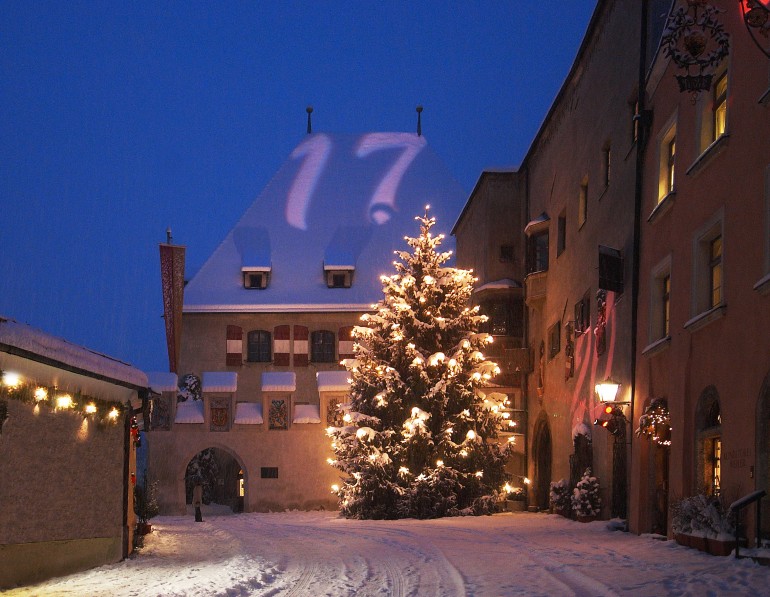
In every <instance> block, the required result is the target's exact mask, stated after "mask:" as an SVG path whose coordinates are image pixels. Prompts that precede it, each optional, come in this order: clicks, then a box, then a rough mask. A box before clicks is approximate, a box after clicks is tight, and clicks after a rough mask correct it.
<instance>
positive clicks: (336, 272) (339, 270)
mask: <svg viewBox="0 0 770 597" xmlns="http://www.w3.org/2000/svg"><path fill="white" fill-rule="evenodd" d="M353 271H354V270H353V268H352V267H343V266H338V265H324V273H325V274H326V285H327V286H328V287H329V288H350V286H351V284H352V282H353Z"/></svg>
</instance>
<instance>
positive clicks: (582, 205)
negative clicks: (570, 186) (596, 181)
mask: <svg viewBox="0 0 770 597" xmlns="http://www.w3.org/2000/svg"><path fill="white" fill-rule="evenodd" d="M587 217H588V179H587V178H585V179H583V182H582V183H581V184H580V194H579V195H578V228H582V227H583V224H585V223H586V218H587Z"/></svg>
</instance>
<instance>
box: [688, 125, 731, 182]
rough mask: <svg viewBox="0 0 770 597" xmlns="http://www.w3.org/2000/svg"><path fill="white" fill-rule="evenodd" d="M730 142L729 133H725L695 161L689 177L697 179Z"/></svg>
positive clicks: (689, 169)
mask: <svg viewBox="0 0 770 597" xmlns="http://www.w3.org/2000/svg"><path fill="white" fill-rule="evenodd" d="M729 140H730V134H729V133H723V134H722V135H720V136H719V138H718V139H717V140H716V141H714V142H713V143H712V144H711V145H709V146H708V147H707V148H706V149H704V150H703V153H701V154H700V155H699V156H698V157H697V158H695V161H694V162H693V163H692V164H691V165H690V167H689V168H687V176H693V177H695V176H696V175H697V174H698V173H699V172H700V171H701V170H703V168H705V167H706V166H707V165H708V164H709V163H710V162H711V160H713V159H714V158H715V157H716V156H718V155H719V154H720V153H722V152H723V151H724V150H725V149H727V142H728V141H729Z"/></svg>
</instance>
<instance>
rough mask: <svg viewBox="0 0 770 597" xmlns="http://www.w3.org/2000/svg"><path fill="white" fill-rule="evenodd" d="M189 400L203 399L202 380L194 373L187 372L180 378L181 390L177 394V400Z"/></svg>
mask: <svg viewBox="0 0 770 597" xmlns="http://www.w3.org/2000/svg"><path fill="white" fill-rule="evenodd" d="M188 400H203V392H202V390H201V380H200V378H198V376H197V375H195V374H193V373H187V374H185V375H183V376H182V379H181V380H179V390H178V392H177V394H176V401H177V402H187V401H188Z"/></svg>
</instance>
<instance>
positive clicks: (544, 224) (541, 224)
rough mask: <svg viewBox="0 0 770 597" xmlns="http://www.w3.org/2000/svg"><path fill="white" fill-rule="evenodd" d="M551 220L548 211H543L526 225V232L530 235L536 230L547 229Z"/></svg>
mask: <svg viewBox="0 0 770 597" xmlns="http://www.w3.org/2000/svg"><path fill="white" fill-rule="evenodd" d="M550 221H551V218H550V217H549V216H548V214H547V213H545V212H543V213H541V214H540V215H539V216H537V217H536V218H535V219H534V220H530V221H529V222H527V225H526V226H524V234H526V235H527V236H530V235H532V234H534V233H535V232H540V231H541V230H545V229H546V228H548V223H549V222H550Z"/></svg>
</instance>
